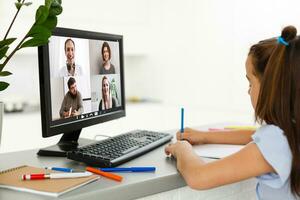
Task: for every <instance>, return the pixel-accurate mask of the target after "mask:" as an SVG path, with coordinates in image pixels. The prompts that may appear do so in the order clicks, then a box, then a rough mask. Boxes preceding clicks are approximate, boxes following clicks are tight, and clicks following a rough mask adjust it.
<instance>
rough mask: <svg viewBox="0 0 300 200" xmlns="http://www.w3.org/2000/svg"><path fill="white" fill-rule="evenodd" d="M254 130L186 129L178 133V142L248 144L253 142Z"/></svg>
mask: <svg viewBox="0 0 300 200" xmlns="http://www.w3.org/2000/svg"><path fill="white" fill-rule="evenodd" d="M254 132H255V131H253V130H225V131H198V130H195V129H191V128H185V130H184V133H183V135H182V133H180V132H177V140H181V139H185V140H188V141H189V142H190V143H191V144H248V143H249V142H251V141H252V138H251V135H252V134H253V133H254Z"/></svg>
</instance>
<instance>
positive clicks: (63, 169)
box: [45, 167, 84, 172]
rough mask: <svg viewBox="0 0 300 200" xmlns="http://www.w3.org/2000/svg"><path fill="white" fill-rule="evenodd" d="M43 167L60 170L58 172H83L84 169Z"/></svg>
mask: <svg viewBox="0 0 300 200" xmlns="http://www.w3.org/2000/svg"><path fill="white" fill-rule="evenodd" d="M45 169H50V170H54V171H60V172H84V170H74V169H71V168H66V167H45Z"/></svg>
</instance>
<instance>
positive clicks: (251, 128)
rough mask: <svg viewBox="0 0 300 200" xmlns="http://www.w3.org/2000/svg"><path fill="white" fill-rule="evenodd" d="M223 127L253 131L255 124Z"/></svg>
mask: <svg viewBox="0 0 300 200" xmlns="http://www.w3.org/2000/svg"><path fill="white" fill-rule="evenodd" d="M224 129H235V130H249V131H255V130H256V129H257V127H256V126H225V127H224Z"/></svg>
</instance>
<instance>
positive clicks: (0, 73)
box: [0, 71, 12, 76]
mask: <svg viewBox="0 0 300 200" xmlns="http://www.w3.org/2000/svg"><path fill="white" fill-rule="evenodd" d="M9 75H12V73H11V72H9V71H3V72H0V76H9Z"/></svg>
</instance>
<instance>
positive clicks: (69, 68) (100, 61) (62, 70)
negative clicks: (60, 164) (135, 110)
mask: <svg viewBox="0 0 300 200" xmlns="http://www.w3.org/2000/svg"><path fill="white" fill-rule="evenodd" d="M38 57H39V77H40V104H41V119H42V136H43V137H51V136H54V135H57V134H63V135H62V138H61V140H60V141H59V142H58V144H57V145H53V146H50V147H46V148H44V149H40V151H39V152H38V155H42V156H66V152H67V151H70V150H73V149H74V148H77V146H78V139H79V135H80V132H81V129H82V128H84V127H87V126H91V125H94V124H98V123H103V122H106V121H109V120H113V119H117V118H120V117H123V116H125V94H124V62H123V37H122V36H121V35H115V34H107V33H98V32H90V31H82V30H74V29H67V28H56V29H55V30H54V31H53V33H52V36H51V37H50V39H49V43H48V44H46V45H44V46H40V47H39V48H38Z"/></svg>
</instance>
